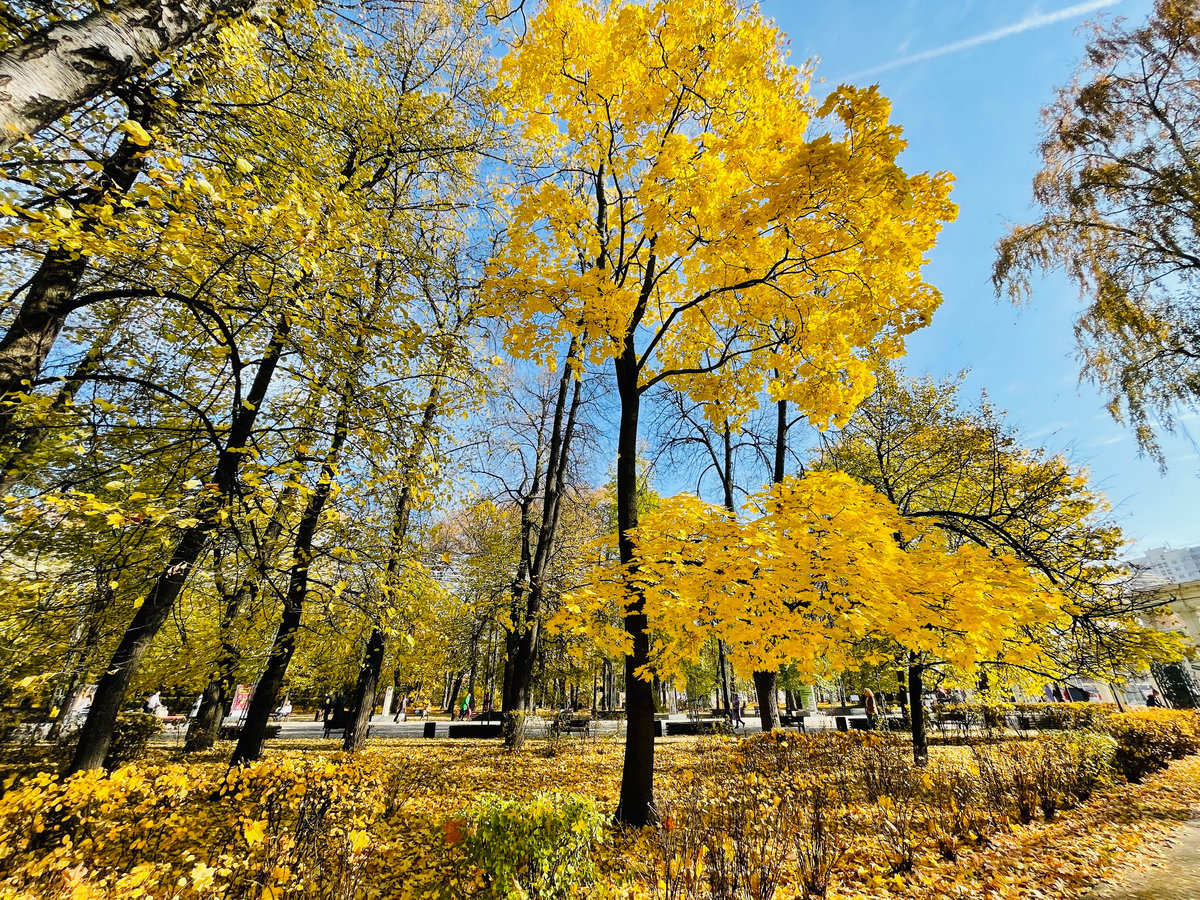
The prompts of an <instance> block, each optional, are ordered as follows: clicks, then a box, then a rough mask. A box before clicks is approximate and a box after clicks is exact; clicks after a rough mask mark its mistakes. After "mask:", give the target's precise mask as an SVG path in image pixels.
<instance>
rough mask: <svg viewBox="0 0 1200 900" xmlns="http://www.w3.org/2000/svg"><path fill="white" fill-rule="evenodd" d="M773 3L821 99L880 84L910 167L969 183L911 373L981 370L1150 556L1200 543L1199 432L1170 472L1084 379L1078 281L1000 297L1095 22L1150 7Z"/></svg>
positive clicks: (1141, 2) (980, 378) (1173, 451)
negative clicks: (997, 254) (1077, 336)
mask: <svg viewBox="0 0 1200 900" xmlns="http://www.w3.org/2000/svg"><path fill="white" fill-rule="evenodd" d="M762 8H763V11H764V12H765V13H766V15H768V16H770V17H772V18H774V19H775V21H776V23H777V24H778V25H779V26H780V27H781V28H782V29H783V31H784V32H786V33H787V35H788V36H789V38H790V41H791V49H792V58H793V61H795V62H800V61H802V60H804V59H806V58H809V57H814V56H815V57H818V58H819V64H818V66H817V70H816V74H817V76H818V77H819V78H823V79H825V84H824V85H817V86H816V88H815V91H814V92H815V93H818V94H821V93H823V92H824V91H825V90H828V89H829V88H830V87H832V86H834V85H836V84H838V83H840V82H852V83H856V84H870V83H873V82H878V83H879V85H880V86H881V89H882V90H883V93H884V94H885V95H886V96H888V97H889V98H890V99H891V101H892V103H893V118H894V120H895V121H896V122H898V123H900V124H901V125H903V126H904V129H905V137H906V138H907V140H908V142H909V146H908V150H907V151H906V154H905V156H904V159H903V164H904V166H905V168H906V169H908V170H909V171H916V170H949V171H951V172H953V173H954V174H955V176H956V177H957V186H956V188H955V191H954V199H955V200H956V201H957V202H958V203H959V205H960V213H959V218H958V221H957V222H955V223H954V224H952V225H950V226H949V227H948V228H947V229H946V230H945V232H944V234H943V237H942V240H941V241H940V242H939V245H938V247H937V248H936V250H935V251H934V253H933V254H932V257H931V262H930V265H929V266H928V267H927V270H926V277H927V278H928V279H929V280H930V281H931V282H932V283H933V284H935V285H937V286H938V287H939V288H940V289H941V291H942V293H943V295H944V298H945V299H944V302H943V305H942V308H941V309H940V310H939V312H938V313H937V315H935V316H934V319H933V324H932V325H930V326H929V327H928V328H926V329H924V330H923V331H922V332H920V333H918V334H917V335H915V336H914V337H913V338H911V339H910V343H909V356H908V359H907V360H906V362H905V365H906V368H907V369H908V371H909V372H910V373H912V374H920V373H926V372H928V373H931V374H934V375H939V376H940V375H945V374H950V373H954V372H957V371H960V370H962V369H970V370H971V373H970V375H969V377H968V381H967V385H968V390H969V391H970V392H972V393H978V391H979V390H981V389H986V390H987V392H988V395H989V396H990V397H991V399H992V401H993V402H994V403H995V404H996V405H997V406H998V407H1000V408H1002V409H1006V410H1008V412H1009V419H1010V421H1012V422H1013V423H1014V424H1016V425H1017V426H1018V427H1019V428H1020V429H1021V431H1022V433H1023V435H1024V437H1025V439H1026V442H1027V443H1035V444H1040V445H1043V446H1046V447H1048V448H1050V449H1053V450H1062V451H1064V452H1067V453H1068V455H1069V456H1070V457H1071V458H1072V459H1073V460H1075V461H1076V462H1078V463H1081V464H1084V465H1086V466H1088V467H1089V469H1090V470H1091V472H1092V477H1093V481H1094V482H1095V483H1096V484H1097V485H1098V486H1099V487H1101V488H1102V489H1103V490H1104V491H1105V492H1106V493H1107V494H1108V497H1109V499H1110V501H1111V502H1112V503H1113V505H1114V507H1115V512H1116V515H1117V518H1118V519H1119V520H1120V521H1121V523H1122V525H1123V526H1124V529H1125V532H1126V535H1127V537H1129V538H1130V539H1131V540H1133V541H1136V542H1137V547H1136V550H1144V549H1148V548H1150V547H1157V546H1161V545H1163V544H1170V545H1172V546H1175V547H1185V546H1191V545H1194V544H1200V516H1198V515H1197V514H1196V513H1195V512H1194V510H1195V508H1196V494H1197V489H1198V488H1200V484H1197V481H1196V479H1197V473H1198V472H1200V454H1198V452H1197V447H1196V445H1195V443H1194V442H1193V440H1192V439H1191V438H1190V437H1189V436H1188V435H1186V434H1181V435H1180V436H1178V437H1170V436H1167V437H1165V438H1164V441H1163V447H1164V449H1165V451H1166V455H1167V463H1168V466H1169V469H1168V472H1167V474H1166V475H1165V476H1160V475H1159V472H1158V467H1157V465H1156V464H1155V463H1154V462H1153V461H1151V460H1149V459H1147V458H1144V457H1141V456H1139V454H1138V452H1137V447H1136V444H1135V442H1134V440H1133V437H1132V434H1131V432H1130V431H1128V430H1127V429H1125V428H1122V427H1121V426H1119V425H1117V424H1116V423H1114V422H1113V421H1112V419H1111V418H1110V417H1109V416H1108V413H1107V412H1106V411H1105V409H1104V401H1103V398H1102V396H1101V395H1100V394H1099V392H1098V391H1097V390H1096V388H1095V387H1094V386H1092V385H1091V384H1090V383H1087V382H1084V383H1080V382H1079V380H1078V378H1079V366H1078V363H1077V361H1076V359H1075V355H1074V354H1075V345H1074V337H1073V334H1072V322H1073V319H1074V315H1075V313H1076V311H1077V310H1078V309H1079V308H1080V300H1079V297H1078V293H1077V291H1076V289H1075V287H1074V286H1072V285H1071V284H1069V283H1067V282H1066V281H1065V280H1063V279H1059V278H1051V279H1047V280H1045V281H1042V282H1040V283H1038V284H1037V285H1036V286H1035V290H1034V294H1033V299H1032V302H1031V303H1030V304H1029V305H1028V306H1026V307H1022V308H1015V307H1013V306H1011V305H1010V304H1009V303H1008V302H1007V301H1003V300H997V299H996V298H995V296H994V294H993V291H992V287H991V282H990V280H989V278H990V272H991V264H992V259H993V254H994V247H995V244H996V241H997V239H998V238H999V237H1000V236H1001V235H1002V234H1003V233H1004V231H1005V230H1006V227H1007V225H1008V224H1010V223H1016V222H1026V221H1029V220H1031V219H1032V218H1034V216H1035V210H1034V209H1033V207H1032V205H1031V203H1030V184H1031V181H1032V179H1033V176H1034V174H1035V173H1036V171H1037V169H1038V163H1039V159H1038V157H1037V155H1036V147H1037V143H1038V139H1039V124H1038V123H1039V112H1040V110H1041V108H1042V107H1043V106H1044V105H1046V104H1047V103H1049V102H1050V100H1051V99H1052V97H1053V94H1054V90H1055V88H1056V87H1057V86H1059V85H1062V84H1065V83H1067V82H1068V81H1069V80H1070V76H1071V72H1072V70H1073V69H1074V67H1075V65H1076V63H1077V61H1078V60H1079V59H1080V58H1081V57H1082V53H1083V47H1084V45H1085V43H1086V39H1087V33H1086V31H1082V30H1080V26H1081V25H1082V24H1083V23H1084V22H1085V21H1088V20H1095V19H1096V18H1097V17H1098V16H1105V17H1107V18H1108V19H1111V18H1112V17H1114V16H1123V17H1125V18H1127V19H1129V20H1130V21H1131V22H1133V23H1138V24H1140V23H1141V22H1142V21H1144V20H1145V18H1146V16H1147V15H1148V14H1149V11H1150V2H1149V0H1115V2H1114V0H1107V2H1078V0H1076V2H1072V0H1060V2H1054V0H1046V2H1040V3H1039V2H1031V0H843V2H840V3H810V2H800V0H765V2H763V3H762ZM1197 420H1200V416H1196V417H1195V418H1194V419H1193V425H1194V428H1193V430H1194V432H1195V433H1196V435H1197V436H1198V437H1200V421H1197ZM1186 424H1187V423H1186V417H1185V426H1186ZM1135 552H1136V551H1135Z"/></svg>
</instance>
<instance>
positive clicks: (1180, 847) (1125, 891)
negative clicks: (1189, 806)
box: [1083, 819, 1200, 900]
mask: <svg viewBox="0 0 1200 900" xmlns="http://www.w3.org/2000/svg"><path fill="white" fill-rule="evenodd" d="M1160 851H1161V854H1162V858H1161V859H1160V860H1157V861H1155V862H1154V863H1152V864H1151V865H1149V866H1147V867H1146V868H1145V869H1141V870H1139V871H1135V872H1129V873H1127V874H1125V875H1123V876H1118V878H1117V880H1116V881H1113V882H1111V883H1109V884H1104V885H1099V886H1097V887H1095V888H1093V889H1092V890H1091V891H1090V892H1089V893H1087V894H1085V895H1084V897H1083V900H1198V898H1200V820H1198V819H1193V820H1192V821H1190V822H1188V823H1187V824H1185V825H1184V826H1183V827H1182V828H1180V829H1179V830H1178V831H1176V832H1175V833H1174V835H1172V837H1171V839H1170V843H1169V845H1167V846H1165V847H1162V848H1160Z"/></svg>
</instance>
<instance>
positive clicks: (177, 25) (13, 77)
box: [0, 0, 259, 150]
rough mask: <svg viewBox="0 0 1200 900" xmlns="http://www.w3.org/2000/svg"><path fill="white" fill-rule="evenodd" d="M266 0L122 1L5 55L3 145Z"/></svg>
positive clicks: (0, 108) (0, 117) (0, 98)
mask: <svg viewBox="0 0 1200 900" xmlns="http://www.w3.org/2000/svg"><path fill="white" fill-rule="evenodd" d="M258 3H259V0H118V2H117V3H114V4H113V5H112V6H109V7H107V8H105V9H100V10H97V11H96V12H94V13H91V14H90V15H88V16H85V17H84V18H82V19H79V20H77V21H74V22H56V23H55V24H53V25H51V26H49V27H48V28H46V29H44V30H42V31H41V32H39V33H38V34H35V35H34V36H33V37H31V38H30V39H29V40H27V41H25V42H24V43H22V44H18V45H17V46H15V47H12V48H11V49H9V50H8V51H7V52H5V53H3V54H0V149H4V150H7V149H9V148H10V147H12V146H13V145H14V144H16V143H17V142H18V141H20V140H21V139H22V138H23V137H24V136H25V135H32V134H35V133H37V132H38V131H39V130H40V129H42V128H43V127H45V126H46V125H48V124H50V123H51V122H53V121H55V120H56V119H59V118H61V117H62V116H64V115H66V114H67V113H69V112H71V111H72V110H74V109H78V108H79V107H80V106H83V105H84V104H85V103H87V102H88V101H89V100H92V99H93V98H95V97H99V96H101V95H103V94H107V93H109V92H111V91H112V90H113V89H114V88H116V87H117V86H118V85H120V84H121V83H122V82H123V81H125V80H126V79H127V78H129V77H130V76H131V75H135V74H137V73H138V72H142V71H145V70H146V69H148V68H149V67H150V66H151V65H153V64H154V63H155V62H157V61H158V60H159V58H160V57H162V56H163V55H164V54H166V53H168V52H170V51H171V50H174V49H176V48H178V47H182V46H183V45H184V44H187V43H189V42H190V41H194V40H196V39H197V38H200V37H203V36H205V35H207V34H209V33H210V32H212V31H213V30H214V29H215V27H216V26H217V24H218V23H219V22H220V21H221V20H223V19H229V18H237V17H238V16H241V15H244V14H245V13H247V12H249V11H250V10H252V9H253V8H254V7H255V6H257V5H258Z"/></svg>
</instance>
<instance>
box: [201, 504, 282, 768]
mask: <svg viewBox="0 0 1200 900" xmlns="http://www.w3.org/2000/svg"><path fill="white" fill-rule="evenodd" d="M296 493H297V491H296V488H295V487H291V486H289V487H285V488H284V489H283V491H282V492H281V493H280V495H279V500H278V502H276V504H275V509H274V510H272V512H271V520H270V521H269V522H268V523H267V527H266V528H265V529H264V531H263V537H262V541H261V542H260V544H259V551H258V555H257V562H256V565H255V571H254V572H253V573H252V574H251V576H250V577H249V578H248V579H246V580H244V581H243V582H242V584H240V585H239V586H238V589H237V590H236V591H235V592H234V593H233V594H232V595H228V596H227V597H226V602H225V608H224V609H223V610H222V612H221V621H220V624H219V626H218V627H219V633H220V635H221V648H220V650H219V652H218V655H217V660H216V666H215V668H214V671H213V673H212V675H211V677H210V678H209V680H208V684H207V685H205V687H204V693H203V694H202V695H201V697H200V709H199V710H197V712H196V718H194V719H193V720H192V721H191V723H190V724H189V725H188V730H187V741H186V742H185V743H184V745H183V751H184V752H185V753H197V752H199V751H202V750H211V749H212V746H213V744H214V743H216V740H217V736H218V734H219V733H220V730H221V722H222V720H224V718H225V714H226V710H227V709H228V706H229V702H230V699H231V698H232V697H233V689H234V685H236V684H237V669H238V666H239V665H241V662H242V651H241V648H239V647H238V645H237V642H236V641H235V640H234V639H233V634H232V631H233V625H234V623H235V622H236V621H237V619H238V617H239V616H240V615H241V611H242V610H243V609H244V608H245V607H246V605H247V604H248V603H251V602H253V600H254V598H255V597H256V596H257V595H258V588H259V585H260V584H261V583H262V582H263V581H265V580H266V579H267V574H268V566H269V564H268V562H267V557H268V556H273V555H274V553H275V551H276V542H277V541H278V540H279V538H280V536H281V535H282V534H283V526H284V520H285V519H286V516H287V510H288V508H289V507H290V506H291V504H292V501H293V500H294V499H295V497H296Z"/></svg>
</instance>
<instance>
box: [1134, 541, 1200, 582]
mask: <svg viewBox="0 0 1200 900" xmlns="http://www.w3.org/2000/svg"><path fill="white" fill-rule="evenodd" d="M1129 564H1130V565H1132V566H1136V567H1138V568H1140V569H1145V570H1148V571H1150V572H1153V573H1154V574H1155V575H1161V576H1162V577H1163V578H1165V579H1167V581H1169V582H1171V583H1172V584H1183V583H1184V582H1185V581H1200V547H1186V548H1184V549H1183V550H1172V549H1170V548H1169V547H1158V548H1156V549H1154V550H1147V551H1146V553H1145V555H1144V556H1139V557H1137V558H1136V559H1131V560H1129Z"/></svg>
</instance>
